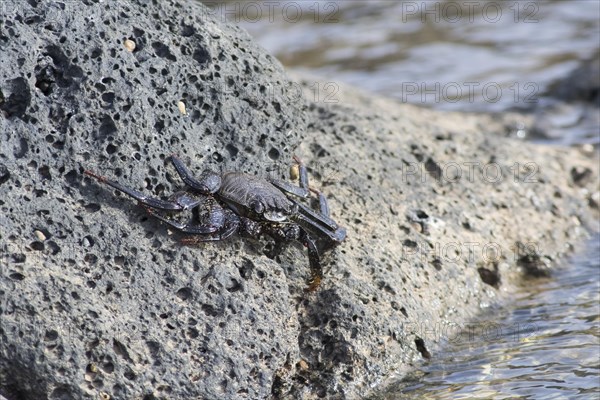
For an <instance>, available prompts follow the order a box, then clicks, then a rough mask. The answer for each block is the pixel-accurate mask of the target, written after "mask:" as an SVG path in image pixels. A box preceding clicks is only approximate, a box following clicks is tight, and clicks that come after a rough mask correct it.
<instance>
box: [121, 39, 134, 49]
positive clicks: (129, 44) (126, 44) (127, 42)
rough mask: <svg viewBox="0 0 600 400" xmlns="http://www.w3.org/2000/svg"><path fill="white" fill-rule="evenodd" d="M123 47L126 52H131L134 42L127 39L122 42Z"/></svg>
mask: <svg viewBox="0 0 600 400" xmlns="http://www.w3.org/2000/svg"><path fill="white" fill-rule="evenodd" d="M123 45H124V46H125V48H126V49H127V51H129V52H132V51H134V50H135V42H134V41H133V40H131V39H127V40H125V41H124V42H123Z"/></svg>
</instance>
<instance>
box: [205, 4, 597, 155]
mask: <svg viewBox="0 0 600 400" xmlns="http://www.w3.org/2000/svg"><path fill="white" fill-rule="evenodd" d="M206 3H207V4H209V5H212V7H213V10H214V13H215V14H216V15H217V16H218V17H219V18H221V19H222V20H224V21H225V20H226V21H229V22H231V23H235V24H237V25H239V26H241V27H243V28H245V29H246V30H247V31H248V32H249V33H250V34H251V35H252V36H253V37H254V38H255V39H256V40H257V41H258V42H259V43H260V44H261V45H262V46H263V47H265V48H266V49H267V50H268V51H269V52H270V53H271V54H274V55H275V56H276V57H277V58H278V59H279V60H280V61H281V62H282V63H283V64H284V65H285V66H286V67H292V68H294V69H296V70H300V71H306V72H309V73H311V74H313V75H315V76H320V77H323V79H322V80H321V81H320V82H316V83H315V87H314V92H315V99H316V101H331V100H334V101H335V100H340V101H343V99H337V98H336V90H335V86H332V84H331V82H333V81H342V82H346V83H350V84H352V85H355V86H358V87H362V88H364V89H367V90H369V91H372V92H375V93H379V94H383V95H386V96H391V97H395V98H397V99H400V100H401V101H402V102H407V103H415V104H423V105H426V106H431V107H435V108H439V109H445V110H462V111H486V112H497V111H506V110H512V109H517V110H527V111H529V112H531V113H534V114H535V115H536V116H537V117H538V120H539V121H540V125H541V126H540V130H544V131H546V132H548V136H549V137H547V138H546V139H551V140H552V141H553V142H555V143H561V144H572V143H593V144H598V143H600V136H599V135H600V133H599V132H598V129H599V126H600V111H599V110H598V101H600V100H598V99H600V97H598V96H600V95H598V94H597V92H595V93H596V94H595V96H596V100H595V101H593V102H592V103H593V104H595V105H594V106H593V107H589V106H588V105H585V104H583V103H579V102H578V103H577V104H575V105H573V104H566V103H564V102H562V101H557V99H556V98H555V97H556V96H552V93H553V92H555V87H556V86H557V84H558V83H559V82H561V81H563V80H565V79H567V77H568V76H569V75H570V74H571V73H572V72H573V71H574V70H575V69H576V68H578V67H579V66H580V65H581V64H582V62H583V61H584V60H588V59H591V58H592V59H598V57H600V52H599V51H600V50H599V48H600V3H599V2H598V1H595V0H558V1H534V0H531V1H529V0H521V1H516V0H515V1H493V0H485V1H484V0H475V1H462V0H459V1H443V0H442V1H433V0H430V1H396V0H393V1H377V0H375V1H374V0H369V1H316V0H303V1H247V2H241V1H220V2H208V1H207V2H206ZM598 74H600V72H598V73H596V72H595V71H594V73H592V74H591V75H592V76H596V75H598ZM587 79H591V80H592V81H594V80H595V87H597V86H598V84H599V83H598V81H599V80H600V79H599V78H589V77H588V78H585V77H583V76H582V75H581V74H579V76H578V77H577V79H576V81H578V82H579V83H581V86H582V89H580V91H581V90H583V91H585V90H587V89H588V88H590V86H594V85H592V84H591V83H590V84H589V85H588V84H586V83H587V82H585V80H587ZM582 80H583V82H582ZM596 90H597V89H596ZM581 95H582V94H581V93H580V94H579V95H577V96H579V97H581ZM586 95H589V93H587V94H583V97H585V96H586ZM591 95H592V96H594V94H591ZM533 133H535V132H533ZM530 136H531V133H530Z"/></svg>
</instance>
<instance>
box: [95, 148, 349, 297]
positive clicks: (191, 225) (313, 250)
mask: <svg viewBox="0 0 600 400" xmlns="http://www.w3.org/2000/svg"><path fill="white" fill-rule="evenodd" d="M294 161H295V162H296V163H297V165H298V173H299V183H300V186H295V185H292V184H291V183H288V182H285V181H281V180H277V179H269V180H266V179H263V178H259V177H257V176H254V175H248V174H244V173H241V172H226V173H224V174H222V175H221V174H217V173H215V172H212V171H205V172H203V173H202V174H201V175H200V177H199V178H194V177H193V176H192V174H191V172H190V171H189V170H188V169H187V168H186V166H185V165H184V164H183V162H182V161H181V160H180V159H179V158H178V157H177V156H175V155H172V156H171V162H172V163H173V166H174V167H175V169H176V170H177V173H178V174H179V176H180V177H181V179H182V180H183V182H184V183H185V184H186V188H185V190H182V191H179V192H177V193H175V194H173V195H172V196H171V197H170V198H169V199H168V200H161V199H157V198H154V197H150V196H146V195H144V194H142V193H140V192H138V191H135V190H133V189H129V188H127V187H125V186H123V185H121V184H119V183H117V182H114V181H111V180H109V179H107V178H105V177H103V176H100V175H98V174H96V173H94V172H91V171H85V174H86V175H89V176H91V177H93V178H96V179H97V180H98V181H100V182H102V183H105V184H107V185H109V186H112V187H113V188H115V189H117V190H119V191H121V192H123V193H125V194H127V195H129V196H131V197H133V198H134V199H136V200H137V201H138V202H139V204H140V205H142V206H143V207H144V208H145V209H146V211H147V212H148V213H149V214H150V215H152V216H154V217H156V218H158V219H159V220H161V221H163V222H164V223H166V224H168V225H169V226H171V227H173V228H175V229H177V230H178V231H181V232H183V233H186V234H190V235H194V236H190V237H187V238H184V239H182V242H183V243H185V244H194V243H198V242H208V241H218V240H225V239H227V238H229V237H230V236H232V235H234V234H235V233H241V234H248V235H249V236H252V237H258V236H260V235H268V236H270V237H272V238H273V239H274V240H275V241H276V243H277V246H276V248H277V249H279V244H280V243H281V242H282V241H290V240H295V241H299V242H301V243H302V244H303V245H304V246H305V247H306V248H307V249H308V259H309V264H310V270H311V281H310V285H309V288H308V290H309V291H313V290H315V289H316V288H317V287H318V286H319V284H320V282H321V279H322V278H323V271H322V268H321V262H320V256H319V251H320V249H327V248H329V247H332V246H334V245H336V244H338V243H340V242H342V241H343V240H344V239H345V237H346V230H345V229H344V228H343V227H341V226H338V224H337V223H336V222H335V221H334V220H332V219H331V218H330V217H329V207H328V205H327V199H326V198H325V196H324V195H323V194H322V193H321V192H320V191H318V190H316V189H314V188H312V187H310V186H309V185H308V174H307V171H306V167H305V166H304V164H303V163H302V162H301V161H300V159H298V158H297V157H294ZM311 192H312V193H314V194H316V195H317V197H318V200H319V210H318V211H317V210H313V209H312V208H310V207H309V206H307V205H305V204H303V203H301V202H299V201H298V200H297V199H296V198H295V197H297V198H304V199H307V198H310V197H311ZM185 210H191V212H192V217H191V218H190V219H189V220H188V221H187V222H179V221H176V220H173V219H171V218H169V217H168V216H166V215H164V212H181V211H185ZM317 243H319V244H320V245H319V246H318V245H317Z"/></svg>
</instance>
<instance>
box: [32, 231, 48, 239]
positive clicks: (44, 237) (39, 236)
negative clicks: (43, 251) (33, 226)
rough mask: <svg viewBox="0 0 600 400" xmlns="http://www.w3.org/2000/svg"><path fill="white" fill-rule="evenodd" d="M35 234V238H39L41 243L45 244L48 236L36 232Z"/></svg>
mask: <svg viewBox="0 0 600 400" xmlns="http://www.w3.org/2000/svg"><path fill="white" fill-rule="evenodd" d="M33 233H34V234H35V237H37V239H38V240H39V241H40V242H43V241H44V240H46V235H44V232H42V231H38V230H35V231H34V232H33Z"/></svg>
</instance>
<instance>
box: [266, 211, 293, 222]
mask: <svg viewBox="0 0 600 400" xmlns="http://www.w3.org/2000/svg"><path fill="white" fill-rule="evenodd" d="M263 216H264V217H265V218H266V219H267V220H269V221H273V222H283V221H285V220H287V216H286V215H285V214H284V213H282V212H281V211H267V212H265V213H264V214H263Z"/></svg>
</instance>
